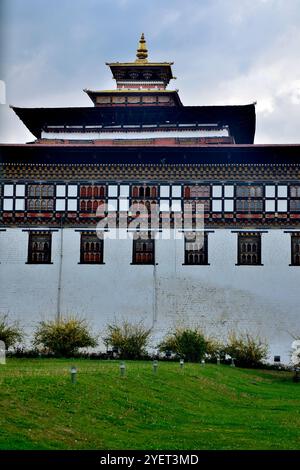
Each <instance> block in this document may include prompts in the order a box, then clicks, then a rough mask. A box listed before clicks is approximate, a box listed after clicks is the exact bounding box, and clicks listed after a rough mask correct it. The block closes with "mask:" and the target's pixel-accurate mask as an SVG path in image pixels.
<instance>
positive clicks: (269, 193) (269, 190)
mask: <svg viewBox="0 0 300 470" xmlns="http://www.w3.org/2000/svg"><path fill="white" fill-rule="evenodd" d="M266 197H275V186H266Z"/></svg>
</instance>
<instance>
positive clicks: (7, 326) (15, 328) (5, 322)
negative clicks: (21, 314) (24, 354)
mask: <svg viewBox="0 0 300 470" xmlns="http://www.w3.org/2000/svg"><path fill="white" fill-rule="evenodd" d="M23 337H24V333H23V330H22V329H21V328H20V326H19V324H18V322H16V321H15V322H9V319H8V315H2V316H1V317H0V340H1V341H4V343H5V347H6V349H9V348H12V347H14V346H15V345H16V344H17V343H19V342H21V341H22V339H23Z"/></svg>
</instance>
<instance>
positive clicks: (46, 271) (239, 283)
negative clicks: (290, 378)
mask: <svg viewBox="0 0 300 470" xmlns="http://www.w3.org/2000/svg"><path fill="white" fill-rule="evenodd" d="M52 236H53V241H52V262H53V264H51V265H30V264H26V261H27V246H28V232H25V231H22V229H18V228H7V229H6V231H5V232H0V282H1V284H0V312H1V313H6V312H8V313H9V314H10V315H11V317H13V318H17V319H19V320H20V321H21V323H22V324H23V325H24V326H25V328H26V330H27V332H28V333H29V335H30V332H32V329H33V328H34V326H35V325H36V323H37V322H38V321H39V320H41V319H42V318H50V317H54V316H55V315H56V312H57V296H58V279H59V260H60V232H59V231H55V232H53V235H52ZM290 249H291V241H290V234H288V233H284V231H283V230H279V229H270V230H269V231H268V233H263V234H262V263H263V266H236V265H235V263H236V262H237V234H236V233H232V232H231V230H229V229H215V231H214V233H209V235H208V250H209V263H210V265H209V266H184V265H183V262H184V241H183V239H181V240H180V239H177V240H174V239H172V240H156V245H155V255H156V263H157V264H156V265H155V266H137V265H131V264H130V263H131V261H132V240H110V239H107V240H105V242H104V262H105V264H103V265H82V264H78V263H79V257H80V232H76V231H75V229H74V228H68V229H64V231H63V261H62V285H61V287H62V289H61V313H62V314H71V313H73V314H74V313H75V314H77V315H80V316H83V317H85V318H87V319H88V320H90V321H91V323H92V325H93V327H94V329H95V330H97V331H98V330H100V331H103V328H104V327H105V325H106V324H107V322H109V321H112V320H113V319H115V318H116V319H118V318H119V319H120V318H124V319H128V320H130V321H139V320H143V321H144V323H145V324H146V325H147V326H153V332H154V344H153V345H155V343H156V342H157V340H158V339H160V338H161V336H162V335H163V334H164V333H165V332H166V331H167V330H168V329H169V328H170V327H171V326H172V325H174V324H176V323H185V324H186V325H190V326H193V325H200V326H201V327H203V328H205V329H206V331H207V333H211V334H214V335H215V336H218V337H224V336H225V335H226V332H227V331H228V330H231V329H235V330H238V331H246V330H247V331H250V332H252V333H258V334H259V335H260V336H262V337H265V338H266V339H267V340H268V342H269V345H270V358H271V359H273V356H274V355H280V356H281V360H282V361H284V362H286V363H287V362H289V355H290V349H291V343H292V336H291V334H293V333H295V334H298V335H299V334H300V302H299V287H300V268H299V267H293V266H289V263H290V258H291V253H290Z"/></svg>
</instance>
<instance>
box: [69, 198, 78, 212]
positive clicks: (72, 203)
mask: <svg viewBox="0 0 300 470" xmlns="http://www.w3.org/2000/svg"><path fill="white" fill-rule="evenodd" d="M68 211H77V199H69V200H68Z"/></svg>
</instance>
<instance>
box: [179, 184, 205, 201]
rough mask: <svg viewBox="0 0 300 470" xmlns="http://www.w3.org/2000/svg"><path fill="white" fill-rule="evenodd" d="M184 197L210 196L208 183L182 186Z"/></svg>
mask: <svg viewBox="0 0 300 470" xmlns="http://www.w3.org/2000/svg"><path fill="white" fill-rule="evenodd" d="M184 197H185V198H186V199H189V198H190V197H210V186H208V185H204V186H203V185H201V186H199V185H191V186H185V187H184Z"/></svg>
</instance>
